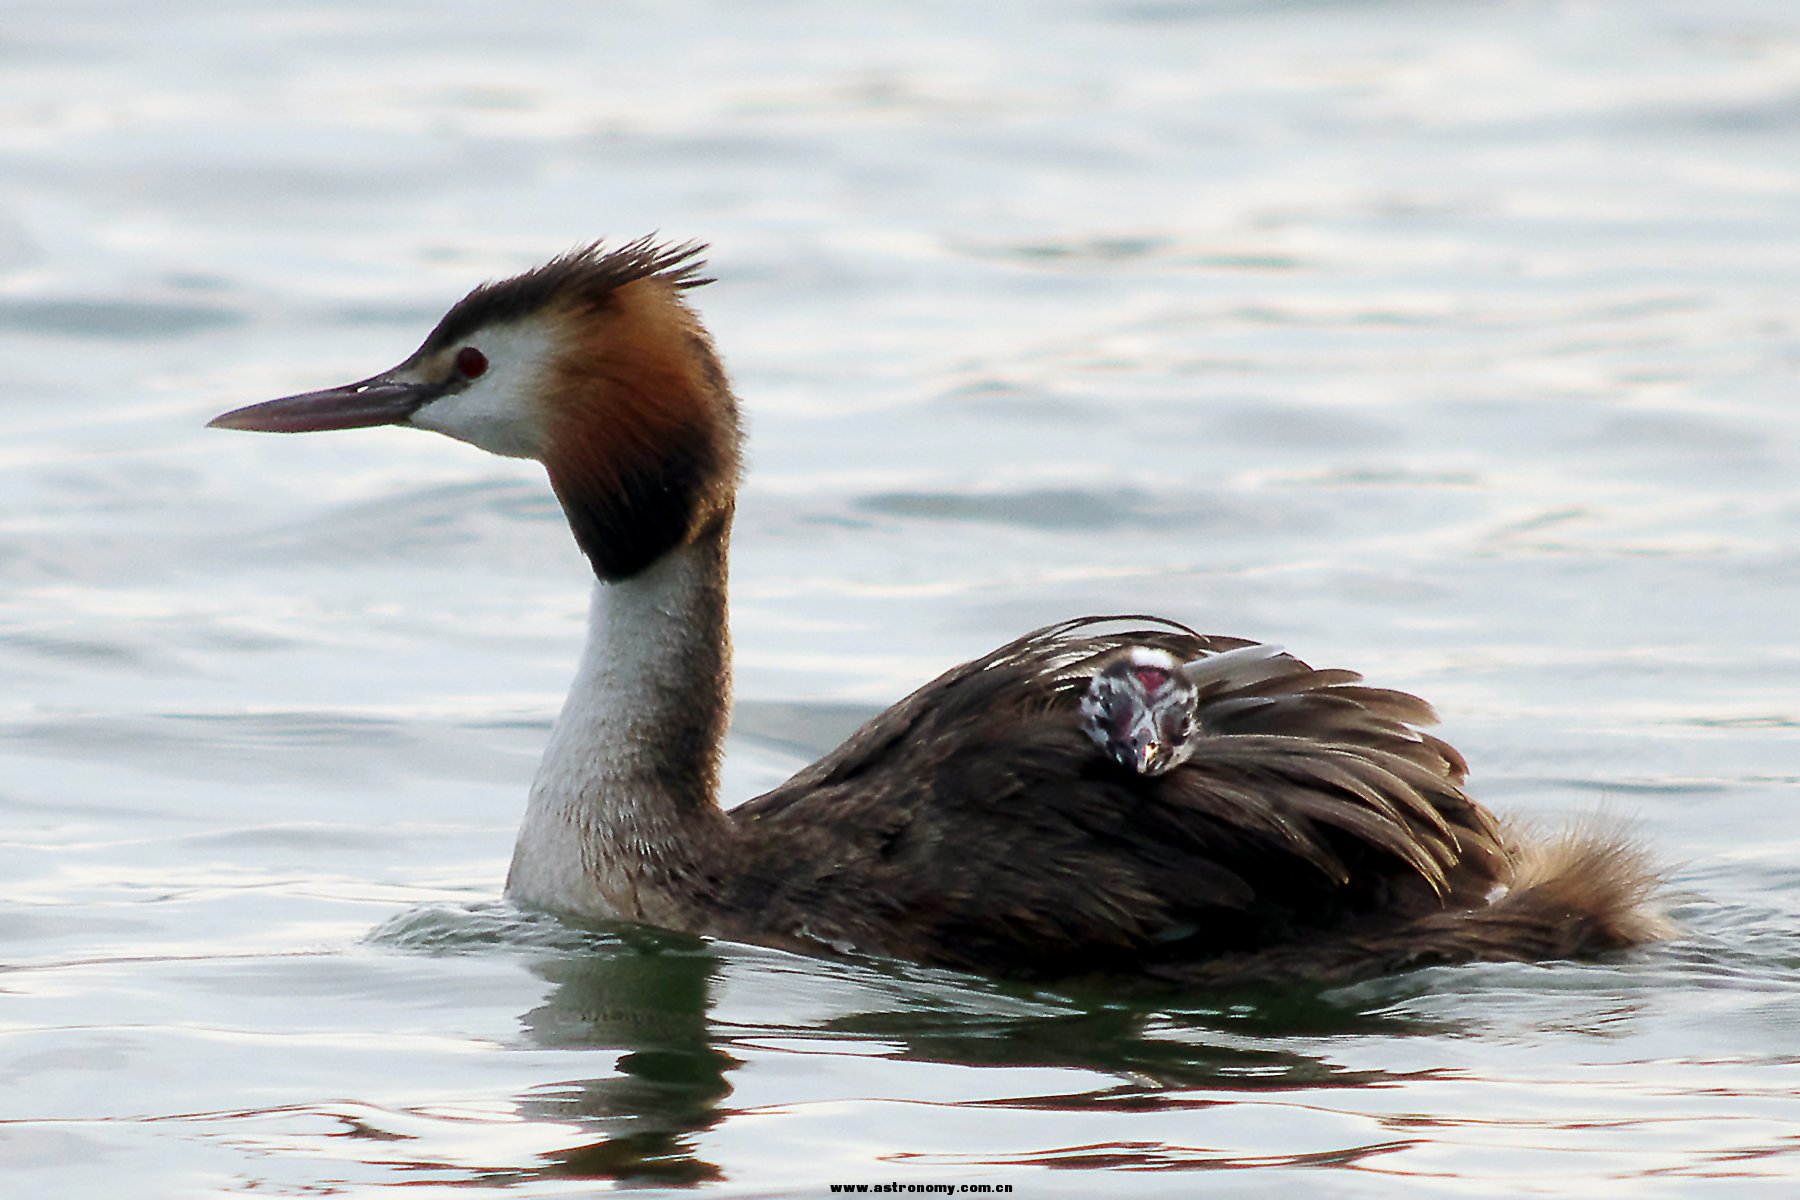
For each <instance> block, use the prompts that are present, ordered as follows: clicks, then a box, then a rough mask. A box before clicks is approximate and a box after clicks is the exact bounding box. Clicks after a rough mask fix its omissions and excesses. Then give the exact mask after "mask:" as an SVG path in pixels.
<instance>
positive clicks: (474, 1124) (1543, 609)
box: [0, 0, 1800, 1198]
mask: <svg viewBox="0 0 1800 1200" xmlns="http://www.w3.org/2000/svg"><path fill="white" fill-rule="evenodd" d="M650 230H661V231H663V232H664V233H665V234H667V235H669V236H671V237H678V238H686V237H696V238H703V239H707V240H710V241H711V242H712V243H713V245H714V250H713V252H712V255H711V260H712V264H713V270H714V273H715V274H716V275H717V277H718V279H719V282H718V283H717V284H715V285H713V286H711V287H708V288H706V289H705V290H704V291H703V292H701V293H698V294H697V296H696V300H697V302H698V303H699V305H700V306H701V309H702V311H703V312H704V314H705V317H706V319H707V321H708V322H709V324H710V325H711V327H712V328H713V331H714V333H715V334H716V336H717V338H718V340H719V343H720V345H721V348H722V350H723V351H724V354H725V356H726V359H727V361H728V364H729V365H730V367H731V369H732V371H733V375H734V379H735V382H736V385H737V389H738V391H739V393H740V395H741V396H742V397H743V400H744V403H745V405H746V409H747V412H748V415H749V422H750V428H751V436H752V447H751V466H750V473H749V476H748V480H747V483H746V487H745V491H744V495H743V498H742V505H741V510H740V513H741V515H740V522H739V527H738V536H737V538H736V541H735V548H736V550H737V559H736V563H735V568H734V585H735V589H734V611H733V615H734V622H735V632H736V638H737V644H738V648H739V652H740V659H739V677H738V686H739V702H738V709H737V717H736V724H735V727H734V732H733V740H732V743H731V747H730V761H729V764H728V771H727V776H728V778H727V786H728V791H729V794H730V797H731V798H733V799H738V798H743V797H746V796H749V795H752V794H754V793H756V792H757V791H760V790H762V789H763V788H765V787H767V786H769V785H770V784H772V783H774V782H776V781H777V780H779V779H780V778H782V777H784V776H785V774H786V773H788V772H790V771H791V770H793V769H794V768H796V767H797V766H799V765H801V764H802V763H803V762H805V761H807V760H808V759H809V758H810V757H811V756H813V755H815V754H817V753H818V752H820V751H822V750H824V749H826V748H828V747H829V746H830V745H831V744H832V743H833V741H834V740H835V738H836V737H838V736H839V735H840V734H841V733H842V732H844V731H845V730H847V729H848V728H849V727H850V726H851V725H852V724H853V723H854V722H856V721H857V720H859V719H860V718H862V717H863V716H865V715H867V714H869V713H871V712H873V711H875V710H876V709H877V708H878V707H880V706H881V705H883V704H885V703H886V702H888V701H891V700H892V699H894V698H896V697H897V696H899V695H900V694H901V693H902V692H903V691H904V690H906V689H907V688H909V687H911V686H912V685H914V684H916V683H918V682H921V681H922V680H924V679H926V678H928V677H930V676H932V675H934V674H936V673H937V672H938V671H939V670H940V669H942V668H943V667H944V666H945V665H947V664H949V663H951V662H954V661H959V660H961V659H964V658H967V657H969V656H972V655H974V654H976V653H979V652H981V651H983V650H985V649H987V648H989V647H991V646H992V645H994V644H997V643H998V642H1000V641H1003V640H1005V639H1007V638H1009V637H1011V636H1013V635H1014V634H1016V633H1018V632H1020V631H1022V630H1023V629H1026V628H1028V627H1031V626H1034V625H1037V624H1039V623H1042V622H1045V621H1048V620H1052V619H1055V618H1058V617H1062V616H1067V615H1071V614H1074V613H1081V612H1092V611H1120V610H1125V611H1145V610H1149V611H1159V612H1164V613H1167V614H1169V615H1171V616H1174V617H1177V618H1179V619H1182V620H1185V621H1188V622H1190V623H1192V624H1194V625H1197V626H1200V627H1202V628H1204V629H1208V630H1213V631H1217V632H1226V633H1234V634H1241V635H1247V636H1251V637H1256V638H1263V639H1267V640H1271V641H1277V642H1280V643H1282V644H1283V645H1286V646H1288V647H1289V648H1291V649H1292V650H1294V651H1295V652H1296V653H1299V654H1301V655H1302V656H1303V657H1306V658H1308V659H1309V660H1312V661H1314V662H1322V663H1325V664H1328V665H1342V666H1349V667H1355V668H1358V669H1361V670H1363V671H1365V672H1366V673H1367V674H1369V675H1370V676H1371V677H1372V678H1373V679H1374V680H1375V681H1377V682H1380V683H1383V684H1390V685H1395V686H1401V687H1406V688H1409V689H1413V690H1416V691H1419V692H1421V693H1422V694H1424V695H1426V696H1428V697H1430V698H1431V699H1433V700H1434V701H1435V702H1436V703H1437V704H1438V706H1439V707H1440V708H1441V710H1442V711H1443V713H1444V716H1445V732H1446V734H1447V736H1449V737H1450V738H1451V739H1452V740H1453V741H1454V742H1455V743H1457V744H1458V745H1459V746H1460V747H1461V748H1462V749H1463V750H1464V751H1465V752H1466V753H1467V755H1468V757H1469V758H1470V760H1471V762H1472V763H1473V765H1474V770H1475V774H1474V779H1473V784H1474V787H1475V790H1476V792H1477V794H1478V795H1480V796H1481V797H1482V798H1483V799H1484V800H1486V801H1487V802H1489V803H1490V804H1491V805H1492V806H1494V807H1495V808H1497V809H1499V810H1501V811H1503V812H1508V813H1523V814H1529V815H1532V816H1535V817H1540V818H1543V819H1546V820H1552V819H1556V818H1557V817H1559V816H1562V815H1567V814H1583V813H1592V812H1595V811H1602V812H1605V813H1609V814H1612V815H1614V816H1616V817H1618V818H1621V819H1626V820H1630V821H1633V822H1635V823H1636V825H1637V828H1638V829H1639V831H1640V833H1641V836H1642V837H1643V839H1644V840H1645V841H1646V842H1648V843H1649V844H1651V845H1652V846H1654V847H1655V848H1656V850H1657V852H1658V854H1660V855H1661V856H1662V857H1663V858H1664V859H1665V860H1666V861H1667V862H1668V863H1669V864H1670V871H1671V886H1670V904H1671V908H1672V911H1673V912H1674V913H1675V915H1676V916H1677V917H1678V918H1679V919H1680V921H1681V922H1682V923H1683V925H1684V926H1685V929H1686V933H1685V934H1684V936H1683V937H1682V938H1680V939H1679V940H1677V941H1674V942H1671V943H1668V944H1665V945H1660V946H1657V947H1654V948H1650V949H1646V950H1643V951H1641V952H1636V953H1631V954H1626V955H1621V956H1618V957H1616V958H1613V959H1611V960H1608V961H1602V962H1593V963H1583V964H1552V965H1543V966H1518V965H1508V966H1475V967H1463V968H1450V969H1433V970H1428V971H1423V972H1418V973H1413V974H1409V975H1405V976H1401V977H1397V978H1390V979H1384V980H1379V981H1376V982H1371V983H1366V984H1361V985H1358V986H1355V987H1349V988H1341V989H1336V990H1331V991H1325V992H1308V993H1300V994H1296V993H1266V994H1264V993H1233V994H1194V995H1177V996H1166V995H1165V996H1148V997H1146V996H1142V995H1135V994H1131V993H1129V992H1124V991H1121V990H1109V989H1106V988H1099V987H1094V988H1084V989H1080V990H1068V989H1055V988H1036V987H1021V986H1014V985H1006V984H1000V983H996V982H992V981H988V980H984V979H980V978H974V977H965V976H960V975H955V974H951V973H946V972H939V971H930V970H923V969H919V968H915V967H910V966H907V965H904V964H895V963H887V962H878V961H869V962H856V963H832V962H815V961H809V960H805V959H800V958H795V957H792V956H788V955H783V954H778V953H774V952H771V951H765V950H760V949H755V948H745V947H741V946H734V945H725V944H715V943H707V942H701V941H697V940H693V939H687V938H680V937H674V936H669V935H660V934H656V933H653V932H650V931H644V930H632V929H618V930H605V929H601V930H576V929H570V928H566V927H563V926H559V925H557V924H556V923H554V922H551V921H547V920H544V919H542V918H537V919H533V918H530V917H528V916H526V915H524V914H519V913H515V912H512V911H510V910H509V909H507V908H506V907H505V906H504V905H502V904H501V903H500V901H499V889H500V884H501V880H502V878H503V875H504V872H505V865H506V860H507V856H508V854H509V853H510V849H511V837H512V829H513V826H514V823H515V822H516V820H517V818H518V815H519V813H520V811H521V808H522V804H523V798H524V793H525V788H526V785H527V782H528V780H529V778H530V776H531V773H532V770H533V767H534V764H535V760H536V756H537V753H538V751H539V748H540V746H541V744H542V742H543V740H544V736H545V732H546V730H547V728H548V724H549V721H550V719H551V717H552V716H553V714H554V712H555V710H556V708H557V706H558V704H559V703H560V699H561V696H562V693H563V690H564V688H565V686H566V684H567V680H568V677H569V674H570V671H571V669H572V665H573V662H574V659H575V656H576V654H577V651H578V648H579V641H580V637H581V633H582V628H583V615H584V611H585V603H586V599H585V592H586V586H587V579H588V576H587V573H586V570H585V566H584V564H583V562H582V561H581V559H580V557H579V555H578V554H576V552H575V551H574V549H573V547H572V545H571V544H570V541H569V539H568V536H567V531H566V529H565V527H564V525H563V523H562V521H561V519H560V515H559V513H558V512H557V510H556V508H555V505H554V503H553V501H552V500H551V498H550V496H549V494H548V490H547V488H546V487H545V485H544V482H543V480H542V478H541V475H540V472H539V470H538V469H537V468H536V467H535V466H534V465H532V464H529V463H516V462H506V461H501V460H497V459H492V458H489V457H486V456H484V455H481V454H479V453H477V452H474V451H472V450H469V449H468V448H466V447H461V446H457V445H455V444H453V443H450V442H447V441H444V440H442V439H437V438H432V437H427V436H424V435H420V434H417V433H409V432H406V431H398V430H383V431H368V432H362V433H355V434H338V435H318V436H315V437H309V438H299V439H285V438H274V437H252V436H248V435H231V434H224V433H218V432H209V431H206V430H204V429H202V428H201V426H202V424H203V422H204V421H205V420H206V419H207V418H208V417H210V416H212V415H213V414H214V413H217V412H219V411H222V410H223V409H226V408H229V407H235V406H237V405H240V404H244V403H248V402H250V401H253V400H257V399H262V398H265V397H268V396H273V395H277V394H281V393H284V392H290V391H294V390H299V389H303V388H308V387H314V386H319V385H323V384H327V383H333V382H338V381H342V380H347V379H352V378H359V377H361V376H363V375H365V374H368V373H370V372H372V371H374V370H376V369H379V368H382V367H386V366H388V365H389V364H391V363H393V362H395V361H397V360H398V359H399V358H401V357H402V356H403V355H405V354H406V353H407V352H409V351H410V350H411V349H412V348H413V347H414V346H415V345H416V344H417V342H418V340H419V338H420V337H421V336H422V335H423V333H424V331H425V330H426V329H427V328H429V327H430V325H431V323H432V322H433V321H434V320H435V319H436V317H437V315H438V313H439V311H440V310H441V309H442V308H443V307H445V306H446V305H447V304H449V303H450V302H451V301H452V300H454V299H455V298H457V297H458V296H460V295H461V294H462V293H463V292H464V291H465V290H466V289H467V288H468V287H469V286H470V285H472V284H473V283H475V282H477V281H478V280H480V279H483V278H488V277H492V276H496V275H504V274H509V273H512V272H514V271H516V270H519V269H522V268H524V267H526V266H529V265H531V264H533V263H535V262H538V261H540V260H542V259H544V258H546V257H548V256H549V255H551V254H553V253H555V252H557V251H559V250H561V249H564V248H566V247H568V246H571V245H574V244H576V243H579V242H583V241H586V240H589V239H592V238H594V237H599V236H608V237H613V238H628V237H631V236H635V235H638V234H641V233H644V232H647V231H650ZM0 352H3V353H4V355H5V362H6V376H7V380H6V386H5V388H4V389H3V390H0V420H3V422H4V429H5V431H6V432H5V438H4V442H3V443H0V1078H3V1079H4V1080H5V1086H4V1089H3V1090H0V1172H4V1178H5V1180H6V1183H5V1191H6V1192H7V1193H8V1194H9V1195H19V1196H54V1197H86V1196H93V1197H107V1198H113V1197H118V1196H122V1195H130V1196H146V1197H149V1196H155V1197H162V1196H202V1195H238V1194H255V1195H275V1196H301V1195H324V1194H332V1195H345V1194H350V1195H355V1194H361V1193H364V1192H367V1191H371V1190H374V1189H377V1188H382V1187H385V1186H390V1185H402V1184H404V1185H407V1186H408V1187H409V1188H410V1189H411V1194H412V1195H415V1196H420V1197H431V1196H446V1197H448V1196H468V1195H471V1194H480V1193H481V1192H482V1191H483V1190H484V1189H485V1188H493V1189H495V1190H496V1191H498V1190H500V1189H504V1190H505V1191H506V1193H507V1194H509V1195H513V1196H537V1195H552V1194H586V1193H589V1192H592V1191H594V1190H596V1189H597V1188H599V1187H602V1186H606V1185H608V1184H609V1183H611V1182H617V1183H618V1184H621V1185H628V1186H638V1187H651V1188H660V1187H666V1188H676V1187H683V1186H688V1185H700V1186H702V1187H703V1188H705V1189H706V1190H709V1191H712V1192H717V1193H720V1194H725V1195H756V1196H766V1195H795V1196H823V1195H827V1194H830V1193H829V1187H830V1185H831V1184H833V1183H853V1184H854V1183H869V1184H877V1183H901V1184H926V1183H936V1184H951V1185H964V1184H967V1185H993V1186H995V1187H1000V1186H1008V1187H1010V1188H1011V1189H1012V1194H1015V1195H1020V1196H1027V1197H1043V1196H1057V1197H1064V1196H1067V1197H1076V1196H1098V1195H1109V1196H1110V1195H1171V1196H1173V1195H1193V1194H1198V1193H1200V1192H1201V1191H1203V1190H1204V1189H1207V1188H1210V1187H1222V1189H1223V1190H1225V1191H1227V1192H1230V1193H1232V1194H1256V1193H1263V1192H1270V1193H1274V1192H1281V1193H1284V1194H1290V1195H1291V1194H1292V1193H1293V1191H1294V1189H1308V1190H1309V1191H1312V1190H1316V1191H1321V1192H1326V1193H1329V1194H1334V1195H1336V1194H1347V1195H1367V1196H1387V1195H1392V1194H1394V1193H1395V1192H1396V1191H1397V1190H1398V1191H1404V1192H1408V1193H1411V1192H1420V1193H1437V1192H1442V1193H1445V1194H1486V1193H1493V1192H1498V1191H1507V1192H1514V1193H1533V1194H1536V1193H1543V1194H1601V1193H1607V1194H1618V1193H1620V1192H1624V1191H1626V1190H1629V1191H1630V1193H1631V1194H1633V1195H1642V1196H1655V1195H1667V1196H1676V1195H1686V1194H1688V1193H1689V1192H1691V1191H1692V1190H1693V1189H1695V1188H1696V1187H1697V1186H1698V1185H1699V1184H1700V1183H1701V1182H1702V1181H1711V1182H1713V1183H1715V1184H1718V1183H1726V1184H1736V1185H1738V1187H1741V1188H1744V1189H1746V1190H1750V1191H1767V1192H1769V1193H1771V1194H1787V1193H1788V1191H1789V1189H1791V1188H1792V1187H1794V1186H1795V1184H1796V1182H1797V1181H1800V932H1797V925H1800V808H1797V807H1796V800H1797V799H1800V791H1797V787H1796V782H1797V779H1800V736H1797V731H1800V635H1797V617H1796V613H1797V612H1800V399H1797V396H1796V377H1797V375H1800V9H1797V8H1796V7H1795V6H1793V5H1792V4H1790V3H1786V2H1784V0H1762V2H1753V0H1714V2H1712V3H1707V4H1694V3H1677V2H1673V0H1666V2H1665V0H1610V2H1602V0H1588V2H1580V0H1566V2H1559V3H1551V2H1547V0H1546V2H1531V0H1519V2H1516V3H1504V4H1498V3H1495V4H1422V3H1404V2H1398V0H1396V2H1392V3H1380V2H1374V0H1337V2H1327V0H1317V2H1311V3H1306V2H1300V0H1290V2H1275V0H1268V2H1258V0H1211V2H1204V0H1194V2H1188V3H1181V2H1176V0H1166V2H1159V0H1141V2H1138V3H1104V2H1100V0H1049V2H1041V3H999V4H983V5H972V4H959V3H948V2H942V0H940V2H937V3H914V4H907V5H885V6H879V7H878V6H865V5H833V4H824V3H818V2H817V0H787V2H775V3H767V4H756V5H744V4H730V3H726V2H723V0H718V2H714V3H702V2H695V3H676V4H667V5H653V4H648V3H635V4H630V3H614V4H605V5H601V4H566V3H565V4H556V3H544V2H525V3H519V4H514V5H509V6H504V7H502V6H495V5H491V4H471V3H461V4H458V3H451V4H443V3H433V4H425V3H395V4H386V5H382V6H378V7H371V6H368V5H365V4H351V3H347V2H343V0H339V2H334V3H327V2H321V0H307V3H304V4H301V3H268V4H258V5H238V6H223V7H222V6H214V5H204V4H199V3H195V2H194V0H177V2H175V3H168V4H161V5H157V6H155V7H154V8H149V7H146V6H143V5H137V4H125V3H119V2H117V0H114V2H111V3H109V2H107V0H95V2H93V3H81V4H73V5H71V4H61V3H58V4H52V3H48V2H45V0H12V2H11V3H10V4H9V5H8V8H7V16H6V20H5V22H4V28H3V29H0ZM1221 1173H1224V1174H1223V1175H1221ZM1733 1190H1734V1191H1735V1190H1738V1189H1737V1188H1733Z"/></svg>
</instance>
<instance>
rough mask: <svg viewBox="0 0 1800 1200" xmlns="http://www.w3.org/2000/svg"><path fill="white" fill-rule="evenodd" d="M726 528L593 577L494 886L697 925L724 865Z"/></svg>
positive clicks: (594, 909) (537, 901) (539, 900)
mask: <svg viewBox="0 0 1800 1200" xmlns="http://www.w3.org/2000/svg"><path fill="white" fill-rule="evenodd" d="M728 537H729V525H728V522H727V521H726V520H719V521H717V522H715V523H714V524H713V525H712V526H710V527H709V528H708V529H707V530H706V531H704V532H703V533H702V534H701V535H700V536H699V537H698V538H697V539H696V540H695V541H693V542H691V543H689V544H687V545H684V546H680V547H678V548H677V549H675V550H673V551H671V552H670V553H669V554H667V555H665V556H664V557H663V558H661V559H659V560H658V561H657V562H656V563H654V564H653V565H651V566H650V567H648V568H647V569H645V570H644V571H642V572H640V573H639V574H637V575H634V576H632V577H631V578H629V579H625V580H620V581H618V582H613V583H606V582H600V583H596V584H595V586H594V596H593V604H592V607H591V609H590V610H589V617H588V639H587V647H586V649H585V650H584V652H583V653H582V656H581V665H580V667H578V668H577V670H576V673H575V682H574V684H573V685H572V686H571V687H570V689H569V698H568V700H567V701H565V702H564V704H563V710H562V714H561V715H560V716H559V717H557V719H556V725H555V727H554V728H552V729H551V731H550V742H549V745H548V746H547V747H546V748H545V750H544V759H543V762H542V764H541V765H540V766H539V767H538V773H537V779H536V781H535V782H534V783H533V784H532V787H531V799H530V800H529V802H528V803H527V805H526V809H525V820H524V822H523V823H522V824H521V825H520V827H519V837H518V841H517V843H516V844H515V845H514V848H513V860H512V870H511V871H510V872H509V874H508V875H507V880H506V894H507V895H508V896H509V897H511V898H512V899H513V900H515V901H518V902H520V903H523V904H527V905H531V906H533V907H539V908H550V909H557V910H561V911H564V912H572V913H577V914H580V915H584V916H593V917H623V918H628V919H632V920H643V921H650V922H653V923H656V924H660V925H667V926H672V927H675V928H684V927H695V926H696V925H697V924H698V910H699V909H701V908H703V907H704V903H705V899H706V897H707V895H709V894H710V892H711V887H710V886H709V885H710V882H711V881H712V880H715V879H716V878H717V877H718V874H719V872H720V871H721V870H722V869H724V868H725V867H726V865H727V864H726V863H725V862H723V861H722V858H723V856H724V855H725V854H727V853H728V852H729V845H728V841H729V834H730V826H729V824H728V822H727V821H726V819H725V817H724V814H723V813H722V812H721V811H720V810H719V807H718V803H717V792H718V777H719V754H720V750H721V745H722V742H723V739H724V733H725V724H726V716H727V711H728V709H729V706H730V697H731V647H730V641H729V635H728V633H727V630H726V623H725V583H726V581H725V556H726V542H727V540H728Z"/></svg>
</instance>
